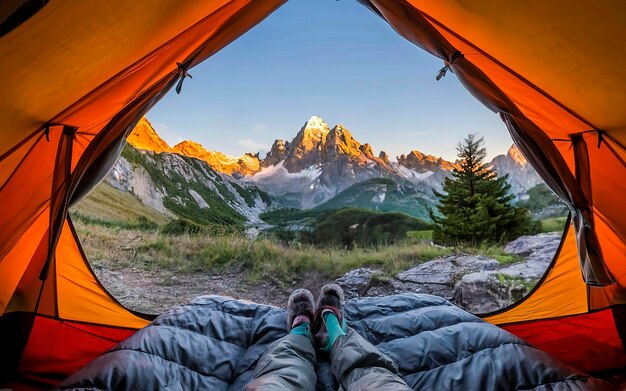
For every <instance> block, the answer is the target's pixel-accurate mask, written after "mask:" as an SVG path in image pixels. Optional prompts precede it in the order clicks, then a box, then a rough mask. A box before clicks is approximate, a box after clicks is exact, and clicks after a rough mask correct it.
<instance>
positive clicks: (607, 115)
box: [0, 0, 626, 387]
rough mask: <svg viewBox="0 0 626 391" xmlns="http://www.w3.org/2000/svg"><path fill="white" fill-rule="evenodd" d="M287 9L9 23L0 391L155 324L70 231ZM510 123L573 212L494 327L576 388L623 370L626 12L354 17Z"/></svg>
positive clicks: (1, 18)
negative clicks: (192, 93)
mask: <svg viewBox="0 0 626 391" xmlns="http://www.w3.org/2000/svg"><path fill="white" fill-rule="evenodd" d="M285 1H286V0H265V1H253V0H215V1H206V0H191V1H186V2H185V3H184V6H182V5H181V3H180V2H179V1H175V0H150V1H148V0H137V1H133V2H126V1H121V0H111V1H106V2H101V1H78V0H71V1H50V2H49V3H48V2H46V1H29V0H9V1H5V2H3V3H2V5H1V6H0V34H1V37H0V69H2V70H3V76H2V81H1V82H0V91H1V94H0V96H1V98H0V99H2V104H1V105H0V119H1V120H2V123H3V124H5V125H4V128H3V131H2V133H1V134H0V205H2V206H3V207H2V208H0V222H1V224H0V315H1V316H0V330H1V331H2V332H1V334H0V339H1V340H2V349H1V351H2V354H0V368H2V369H1V372H0V375H2V376H0V384H2V382H3V381H4V382H8V381H18V382H23V383H24V384H30V385H39V386H42V387H50V386H52V385H55V384H57V383H58V382H59V381H61V380H62V379H63V378H65V377H66V376H68V375H69V374H71V373H73V372H75V371H76V370H78V369H79V368H81V367H82V366H84V365H85V364H87V363H88V362H89V361H91V360H93V359H94V358H96V357H97V356H98V355H100V354H101V353H103V352H104V351H106V350H107V349H108V348H110V347H111V346H113V345H115V344H116V343H118V342H120V341H122V340H124V339H126V338H127V337H129V336H131V335H132V334H133V333H135V332H136V331H137V330H138V329H141V328H142V327H144V326H146V325H147V324H148V323H149V322H150V321H151V320H152V319H153V317H151V316H147V315H145V314H141V313H137V312H133V311H131V310H128V309H126V308H124V306H122V305H121V304H120V303H119V302H118V301H117V300H116V299H115V298H113V297H112V296H111V295H110V294H109V293H108V292H107V291H106V290H105V289H104V288H103V287H102V285H101V284H100V283H99V282H98V280H97V279H96V277H95V276H94V274H93V272H92V270H91V269H90V266H89V264H88V263H87V260H86V258H85V255H84V253H83V252H82V250H81V247H80V244H79V241H78V238H77V236H76V232H75V231H74V229H73V227H72V223H71V221H70V219H69V217H68V209H69V207H70V205H72V204H73V203H75V202H77V201H78V200H80V199H81V198H82V197H84V196H85V195H86V194H87V193H88V192H89V191H90V190H91V189H92V188H93V187H94V186H95V185H97V184H98V183H99V182H100V180H101V179H102V178H103V177H104V175H105V174H106V173H107V172H108V170H109V169H110V168H111V166H112V165H113V163H114V162H115V160H116V159H117V157H118V156H119V154H120V152H121V149H122V147H123V146H124V143H125V137H126V136H127V135H128V134H129V132H130V131H131V130H132V129H133V128H134V125H135V124H136V123H137V121H138V120H139V119H140V118H141V117H142V116H143V115H144V114H145V113H146V112H147V111H148V110H149V109H150V108H151V107H152V106H153V105H154V104H155V103H156V102H157V101H158V100H159V99H160V98H161V97H162V96H163V95H164V94H165V93H167V92H168V91H169V90H170V89H174V88H180V86H181V85H182V83H183V81H184V80H185V78H186V76H187V75H188V74H187V72H188V70H190V69H191V68H193V66H195V65H197V64H198V63H200V62H201V61H204V60H205V59H207V58H209V57H211V56H212V55H213V54H215V53H216V52H218V51H219V50H220V49H222V48H223V47H224V46H226V45H228V44H229V43H230V42H232V41H234V40H235V39H237V38H238V37H239V36H241V35H242V34H244V33H245V32H246V31H248V30H249V29H250V28H252V27H253V26H255V25H256V24H258V23H260V22H261V21H262V20H263V19H264V18H266V17H267V16H268V15H269V14H271V13H272V12H273V11H275V10H276V9H277V8H278V7H280V6H281V5H282V4H283V3H285ZM359 2H360V3H362V4H363V5H364V6H365V7H368V8H369V9H370V10H371V11H372V12H373V13H374V14H375V15H377V16H378V17H380V18H382V19H384V20H385V21H386V22H388V23H389V24H390V25H391V26H392V27H393V28H394V29H395V30H396V31H397V32H398V34H399V35H401V36H402V37H403V38H405V39H407V40H409V41H410V42H412V43H413V44H415V46H417V47H418V48H420V49H422V50H425V51H427V52H428V53H430V54H432V55H434V56H436V57H438V58H440V59H441V60H442V61H443V64H444V69H445V70H446V71H450V72H453V73H454V75H455V76H456V77H457V78H458V79H459V80H460V81H461V83H462V84H463V85H464V86H465V87H466V89H467V90H468V91H469V92H470V93H471V94H472V95H473V96H474V97H475V98H476V99H478V100H479V101H480V102H482V103H483V104H484V105H485V106H486V107H487V108H489V109H490V110H492V111H494V112H497V113H499V115H500V117H501V118H502V120H503V121H504V123H505V124H506V126H507V129H508V130H509V132H510V134H511V136H512V138H513V140H514V141H515V143H516V145H517V146H518V148H519V149H520V150H521V151H522V153H523V154H524V156H525V157H526V158H527V159H528V161H529V162H530V163H531V164H532V165H533V167H534V168H535V169H536V170H537V172H538V173H539V174H540V176H541V177H542V178H543V180H544V181H545V182H546V183H547V184H548V185H549V187H550V188H551V189H552V190H553V191H554V192H555V193H556V194H557V195H558V196H559V197H560V198H561V199H562V200H563V201H564V202H565V203H566V204H567V205H568V207H569V209H570V213H571V221H572V224H571V226H569V225H568V226H569V227H568V228H567V229H566V232H565V233H564V235H563V240H562V243H561V247H560V250H559V251H558V253H557V255H556V256H555V258H554V260H553V262H552V263H551V265H550V267H549V268H548V270H547V271H546V274H545V275H544V277H543V278H542V279H541V281H540V283H538V284H537V286H536V287H535V288H534V289H533V290H532V291H531V293H530V294H528V295H527V296H526V297H525V298H523V299H522V300H521V301H520V302H518V303H516V304H514V305H513V306H511V307H508V308H505V309H503V310H500V311H498V312H496V313H491V314H486V315H484V316H483V318H484V319H485V320H486V321H487V322H490V323H493V324H495V325H498V326H500V327H501V328H503V329H505V330H507V331H509V332H511V333H513V334H515V335H517V336H519V337H520V338H522V339H524V340H526V341H528V342H529V343H531V344H533V345H535V346H536V347H538V348H540V349H542V350H544V351H546V352H548V353H550V354H551V355H553V356H555V357H557V358H559V359H561V360H563V361H564V362H566V363H568V364H570V365H572V366H574V367H575V368H578V369H580V370H582V371H587V372H591V373H603V372H607V371H609V372H610V371H615V370H620V369H622V370H623V368H626V212H625V211H624V209H623V208H621V201H622V200H623V195H624V194H626V181H624V180H622V178H624V177H626V147H625V146H626V111H624V110H623V108H624V107H626V68H624V67H621V66H619V64H622V63H623V61H622V60H624V59H625V58H626V51H624V49H623V45H622V42H621V40H622V38H623V37H625V36H626V3H624V2H622V1H619V0H610V1H606V2H602V3H598V2H594V1H591V0H581V1H577V2H574V3H571V2H567V1H562V0H558V1H552V2H531V3H528V2H525V3H515V2H502V1H496V0H483V1H480V2H476V1H472V0H442V1H437V2H432V1H423V0H359Z"/></svg>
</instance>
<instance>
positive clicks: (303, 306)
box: [287, 289, 315, 330]
mask: <svg viewBox="0 0 626 391" xmlns="http://www.w3.org/2000/svg"><path fill="white" fill-rule="evenodd" d="M314 313H315V304H314V300H313V294H312V293H311V292H310V291H309V290H308V289H296V290H295V291H293V292H292V293H291V296H289V302H288V303H287V329H288V330H292V329H293V328H295V327H298V326H300V325H301V324H303V323H308V324H311V323H312V322H313V317H314Z"/></svg>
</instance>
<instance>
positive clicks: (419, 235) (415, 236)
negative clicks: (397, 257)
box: [406, 229, 433, 242]
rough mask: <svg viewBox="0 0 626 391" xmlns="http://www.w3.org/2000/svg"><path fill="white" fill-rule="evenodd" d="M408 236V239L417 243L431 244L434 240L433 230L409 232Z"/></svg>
mask: <svg viewBox="0 0 626 391" xmlns="http://www.w3.org/2000/svg"><path fill="white" fill-rule="evenodd" d="M406 236H407V238H408V239H412V240H415V241H425V242H431V241H432V240H433V230H432V229H427V230H421V231H407V233H406Z"/></svg>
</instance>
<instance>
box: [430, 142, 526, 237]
mask: <svg viewBox="0 0 626 391" xmlns="http://www.w3.org/2000/svg"><path fill="white" fill-rule="evenodd" d="M483 143H484V141H483V138H482V137H481V138H477V136H476V135H475V134H470V135H468V136H467V138H465V139H463V142H461V143H459V145H458V146H457V152H458V154H457V156H458V157H459V158H460V167H459V168H458V169H456V168H455V169H454V170H453V171H452V175H451V177H449V178H446V179H445V181H444V184H443V193H439V192H437V191H435V195H436V196H437V198H438V199H439V205H438V209H439V215H436V214H435V213H434V212H433V211H432V210H431V211H430V217H431V219H432V220H433V221H434V222H435V227H434V230H433V240H434V241H435V242H436V243H441V244H447V245H457V244H465V245H470V246H477V245H480V244H482V243H486V244H493V243H503V242H506V241H509V240H513V239H515V238H517V237H519V236H521V235H524V234H527V233H533V232H536V231H537V230H538V224H536V223H533V221H532V219H531V217H530V214H529V212H528V211H527V210H526V209H523V208H517V207H515V206H513V205H512V204H511V201H512V200H513V195H511V194H510V193H509V190H510V188H511V186H510V185H509V184H508V183H507V177H508V175H504V176H501V177H498V176H496V174H495V172H493V171H491V170H490V169H488V168H487V166H486V164H485V163H484V161H485V157H486V155H487V151H486V149H485V148H484V147H483Z"/></svg>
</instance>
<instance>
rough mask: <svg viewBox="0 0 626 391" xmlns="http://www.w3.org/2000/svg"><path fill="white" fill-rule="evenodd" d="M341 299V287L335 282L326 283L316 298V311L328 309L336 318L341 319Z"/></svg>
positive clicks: (342, 297)
mask: <svg viewBox="0 0 626 391" xmlns="http://www.w3.org/2000/svg"><path fill="white" fill-rule="evenodd" d="M343 301H344V295H343V289H341V287H340V286H339V285H337V284H326V285H324V286H323V287H322V289H321V290H320V295H319V296H318V298H317V311H319V310H320V309H322V311H323V310H329V311H332V312H333V313H335V315H337V318H338V319H339V318H341V319H343V315H342V313H343Z"/></svg>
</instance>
